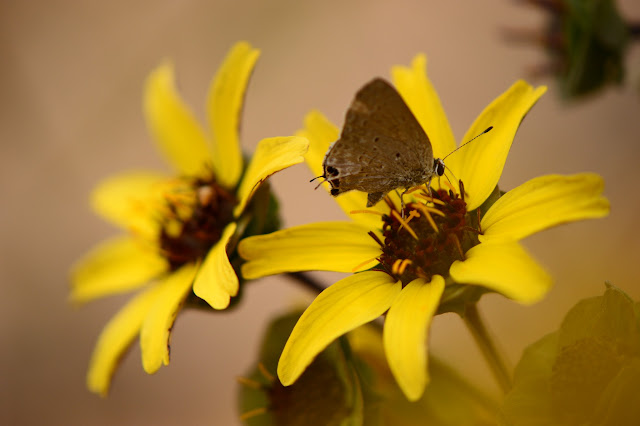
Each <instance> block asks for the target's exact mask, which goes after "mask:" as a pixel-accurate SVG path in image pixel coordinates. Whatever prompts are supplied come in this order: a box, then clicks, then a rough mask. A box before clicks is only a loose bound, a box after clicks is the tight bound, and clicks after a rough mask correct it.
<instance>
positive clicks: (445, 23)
mask: <svg viewBox="0 0 640 426" xmlns="http://www.w3.org/2000/svg"><path fill="white" fill-rule="evenodd" d="M523 3H524V2H516V1H507V0H501V1H498V0H490V1H485V2H476V1H452V2H435V1H410V0H400V1H395V2H387V1H381V0H373V1H372V0H368V1H364V0H359V1H349V2H344V1H333V0H327V1H324V2H300V1H295V0H272V1H257V0H255V1H231V0H227V1H202V0H183V1H167V0H159V1H155V2H144V1H136V0H134V1H128V2H80V1H68V0H67V1H65V0H56V1H51V2H44V1H40V2H13V1H2V2H0V55H1V56H0V58H1V61H2V66H1V68H0V94H1V96H0V232H1V238H0V344H1V348H2V349H1V351H0V423H2V424H6V425H18V424H20V425H23V424H36V423H37V424H41V423H43V421H44V422H46V423H47V424H52V425H54V424H64V425H71V424H92V425H103V424H104V425H108V424H115V423H118V424H136V425H162V424H185V425H187V424H194V425H195V424H217V425H235V424H239V420H237V418H238V413H237V409H236V393H237V388H238V386H239V385H238V384H237V382H236V380H235V379H236V377H237V376H241V375H243V374H244V372H245V371H246V370H247V369H248V368H249V367H250V366H251V365H252V363H253V362H254V360H255V352H256V348H257V346H258V345H259V341H260V337H261V333H262V331H263V329H264V327H265V325H266V323H267V321H268V320H269V319H270V318H271V317H272V316H274V315H275V314H277V313H279V312H281V311H282V310H284V309H286V308H288V307H290V306H292V305H293V304H296V303H306V302H308V301H310V300H311V299H310V297H311V295H310V294H308V293H307V292H305V291H304V290H302V289H298V288H297V286H296V284H295V283H293V282H290V281H287V280H286V278H278V277H276V278H269V279H263V280H260V281H258V282H254V283H251V284H250V286H249V287H248V290H247V291H246V297H245V298H244V300H243V302H242V304H241V306H240V307H239V308H237V309H235V310H233V311H232V312H226V313H219V314H215V313H204V312H194V311H187V312H183V314H182V315H181V316H180V317H179V319H178V321H177V324H176V327H175V328H174V333H173V338H172V359H171V365H170V366H168V367H163V368H162V369H161V370H160V371H159V372H158V373H157V374H155V375H153V376H148V375H147V374H145V373H144V372H143V370H142V366H141V362H140V352H139V349H138V345H137V344H135V345H134V347H133V349H132V350H131V352H130V353H129V355H128V356H127V357H126V358H125V359H124V361H123V364H122V366H121V367H120V369H119V370H118V372H117V373H116V376H115V379H114V383H113V386H112V389H111V393H110V396H109V397H108V399H101V398H99V397H97V396H95V395H93V394H90V393H89V392H88V391H87V390H86V387H85V373H86V368H87V364H88V361H89V357H90V354H91V352H92V350H93V345H94V343H95V340H96V338H97V336H98V333H99V332H100V330H101V329H102V326H103V325H104V324H105V323H106V321H108V319H109V318H111V316H112V315H113V314H114V313H115V312H116V311H117V310H118V309H119V307H120V306H122V304H123V303H124V302H125V301H126V300H127V299H128V296H122V297H114V298H112V299H107V300H100V301H97V302H94V303H92V304H89V305H87V306H84V307H81V308H79V309H76V308H73V307H72V306H70V304H69V303H68V285H69V279H68V273H69V267H70V265H71V264H72V263H73V262H74V261H75V260H76V259H77V258H79V257H80V256H81V255H82V254H83V253H85V252H86V251H87V250H88V249H89V248H90V247H92V246H93V245H94V244H96V243H97V242H99V241H101V240H102V239H104V238H106V237H108V236H111V235H114V234H115V233H116V232H117V231H116V229H114V228H112V227H111V226H110V225H108V224H106V223H105V222H103V221H101V220H100V219H99V218H98V217H96V216H95V215H94V214H92V212H91V211H90V209H89V207H88V194H89V192H90V190H91V188H92V187H93V186H94V185H96V183H98V182H99V181H100V180H101V179H102V178H105V177H107V176H109V175H111V174H113V173H117V172H120V171H124V170H129V169H140V168H142V169H154V168H156V169H165V168H166V165H165V164H164V162H163V160H162V158H160V156H159V154H158V153H157V152H156V151H155V147H154V146H153V145H152V143H151V139H150V137H149V135H148V133H147V131H146V128H145V123H144V121H143V116H142V111H141V94H142V86H143V81H144V79H145V77H146V75H147V74H148V73H149V72H150V70H151V69H152V68H154V67H155V66H156V65H157V64H159V63H160V61H162V60H163V58H171V59H172V60H173V61H174V63H175V66H176V72H177V78H178V84H179V87H180V89H181V91H182V94H183V96H184V98H185V99H186V100H187V102H188V103H189V104H190V105H191V106H192V107H193V110H194V111H195V113H196V115H198V117H200V118H203V117H204V99H205V94H206V90H207V87H208V84H209V81H210V78H211V77H212V75H213V73H214V72H215V70H216V69H217V67H218V65H219V64H220V62H221V60H222V58H223V57H224V55H225V54H226V52H227V50H228V49H229V48H230V47H231V45H232V44H233V43H234V42H235V41H237V40H241V39H245V40H248V41H250V42H251V43H252V44H253V45H254V46H256V47H258V48H260V49H261V50H262V55H261V57H260V60H259V62H258V66H257V68H256V70H255V72H254V76H253V79H252V81H251V85H250V87H249V91H248V94H247V97H246V104H245V114H244V119H243V127H242V132H243V144H244V147H245V148H246V150H248V151H251V150H252V149H253V147H254V146H255V144H256V143H257V141H258V140H259V139H261V138H263V137H267V136H275V135H289V134H292V133H293V132H294V131H295V130H296V129H298V128H299V127H300V126H301V123H302V119H303V117H304V115H305V114H306V113H307V112H308V111H309V110H310V109H312V108H317V109H320V110H321V111H323V112H324V113H325V114H327V115H328V116H329V117H330V118H331V119H332V120H333V121H334V122H335V123H336V124H338V125H341V124H342V120H343V117H344V113H345V111H346V108H347V107H348V105H349V102H350V101H351V99H352V97H353V95H354V93H355V91H356V90H357V89H358V88H359V87H360V86H361V85H362V84H364V83H365V82H367V81H368V80H369V79H371V78H372V77H374V76H386V77H388V75H389V69H390V67H391V66H392V65H394V64H409V63H410V61H411V59H412V58H413V56H414V55H415V54H416V53H418V52H424V53H426V54H427V57H428V69H429V76H430V78H431V80H432V82H433V84H434V85H435V87H436V88H437V90H438V92H439V94H440V98H441V100H442V103H443V105H444V108H445V110H446V112H447V114H448V117H449V120H450V123H451V126H452V128H453V131H454V134H455V135H456V137H457V138H461V137H462V135H463V134H464V132H465V131H466V129H467V127H468V126H469V125H470V124H471V122H472V120H473V119H474V118H475V117H476V115H477V114H479V113H480V111H481V110H482V109H483V108H484V107H485V106H486V105H487V104H488V103H489V102H490V101H491V100H492V99H493V98H495V97H496V96H498V95H499V94H500V93H502V92H503V91H504V90H506V89H507V88H508V87H509V86H510V85H511V84H512V83H513V82H514V81H515V80H516V79H518V78H526V77H527V74H526V70H527V69H528V67H530V66H531V65H535V64H539V63H542V62H544V60H545V59H546V58H545V55H544V52H543V51H542V49H540V48H536V47H535V46H530V47H525V46H521V45H514V44H509V43H506V42H505V41H504V38H503V37H502V36H501V32H500V29H501V28H503V27H506V26H509V27H514V26H515V27H523V28H533V29H534V28H542V25H543V22H544V20H545V19H544V16H543V14H542V13H540V12H539V11H538V10H536V9H534V8H532V7H530V6H528V5H526V4H523ZM618 5H619V7H620V9H621V11H622V13H623V15H624V16H626V17H627V18H629V19H633V18H635V19H636V20H638V19H640V4H639V3H638V2H636V1H634V0H621V1H619V2H618ZM639 55H640V52H639V51H638V49H637V47H632V48H631V49H630V51H629V54H628V60H627V72H628V76H627V82H626V85H625V86H624V87H621V88H610V89H608V90H605V91H603V92H601V93H599V94H597V95H595V96H592V97H589V98H587V99H585V100H582V101H579V102H564V101H562V100H561V99H559V95H558V91H557V87H556V85H555V83H554V81H553V80H552V79H547V80H540V81H536V82H535V83H536V84H548V85H549V89H550V90H549V92H547V94H546V95H544V97H543V98H542V99H541V100H540V102H539V103H538V104H537V105H536V106H535V107H534V108H533V110H532V111H531V112H530V113H529V115H528V116H527V119H526V120H525V121H524V123H523V125H522V127H521V128H520V131H519V132H518V134H517V137H516V140H515V143H514V145H513V148H512V149H511V153H510V156H509V159H508V161H507V164H506V167H505V170H504V174H503V177H502V179H501V181H500V185H501V187H502V188H504V189H510V188H513V187H515V186H517V185H519V184H521V183H523V182H525V181H526V180H528V179H531V178H533V177H535V176H539V175H544V174H549V173H565V174H570V173H576V172H582V171H592V172H597V173H599V174H601V175H602V176H604V178H605V181H606V190H605V191H606V192H605V193H606V195H607V196H608V197H609V199H610V200H611V205H612V208H611V215H610V217H608V218H606V219H604V220H597V221H588V222H582V223H578V224H572V225H568V226H564V227H560V228H556V229H553V230H550V231H547V232H544V233H542V234H539V235H537V236H534V237H531V238H529V239H527V240H526V241H525V244H526V246H527V247H528V248H529V249H530V251H531V252H532V254H533V255H534V256H535V257H536V258H537V259H539V261H540V262H541V263H542V264H543V265H544V266H545V267H546V268H548V270H549V271H550V272H551V273H552V274H553V275H554V277H555V278H556V285H555V287H554V289H553V290H552V291H551V292H550V293H549V295H548V297H547V298H546V299H545V300H544V301H543V302H541V303H539V304H537V305H535V306H531V307H523V306H520V305H517V304H515V303H512V302H510V301H508V300H506V299H504V298H502V297H499V296H488V297H485V298H484V299H483V300H482V302H481V304H480V309H481V311H482V312H484V313H485V315H486V317H487V321H488V323H489V325H490V327H491V328H492V330H493V331H494V333H495V334H496V335H497V337H498V340H499V341H500V342H501V345H502V346H503V349H504V350H505V352H506V353H507V355H508V357H509V360H510V362H511V363H515V362H516V361H517V360H518V359H519V357H520V354H521V352H522V349H523V348H524V347H525V346H526V345H527V344H528V343H531V342H532V341H534V340H536V339H538V338H539V337H541V336H542V335H544V334H545V333H547V332H549V331H550V330H553V329H555V328H557V327H558V325H559V323H560V321H561V319H562V317H563V315H564V313H565V312H566V311H567V310H568V309H569V308H570V307H571V306H572V305H573V304H574V303H575V302H576V301H577V300H578V299H580V298H583V297H588V296H595V295H600V294H602V292H603V290H604V281H605V280H610V281H611V282H612V283H614V284H615V285H617V286H619V287H621V288H622V289H623V290H625V291H626V292H627V293H629V294H630V295H631V296H632V297H633V298H634V299H635V300H638V299H640V279H639V278H640V277H639V274H638V272H637V267H638V261H639V260H640V230H639V229H638V226H639V225H638V218H640V196H639V194H638V192H639V190H638V186H639V184H638V182H639V181H640V167H639V166H638V158H640V143H639V142H640V140H639V135H640V104H639V99H640V98H639V92H638V82H639V81H640V80H639V78H638V76H639V75H640V56H639ZM309 178H310V172H309V171H308V170H307V169H306V168H305V166H303V165H300V166H296V167H294V168H291V169H289V170H286V171H285V172H283V173H281V174H279V175H278V176H276V177H275V178H274V179H273V185H274V187H275V191H276V193H277V194H278V195H279V196H280V197H281V200H282V213H283V216H284V223H285V225H295V224H302V223H307V222H311V221H318V220H331V219H342V218H343V216H342V213H341V212H340V211H339V210H338V208H337V205H336V204H335V203H334V202H333V201H332V200H331V198H330V197H329V196H328V195H327V194H325V193H323V192H322V191H314V190H313V188H314V185H313V184H309V183H308V180H309ZM319 278H320V279H322V280H323V281H324V282H326V283H331V282H333V281H334V280H335V279H336V276H335V275H331V274H324V275H319ZM431 345H432V347H433V348H434V350H435V351H436V352H438V353H439V354H442V355H445V356H446V357H448V358H449V359H450V360H451V361H452V362H453V363H456V364H458V365H460V366H461V368H462V369H463V370H464V371H466V372H467V374H469V375H470V376H471V377H473V378H476V379H478V380H487V381H488V382H489V383H492V381H491V379H490V377H489V375H488V373H487V372H486V371H487V368H486V365H485V364H484V362H483V360H482V359H481V357H480V354H479V352H477V350H476V348H475V346H474V345H473V343H472V341H471V338H470V336H469V334H468V332H467V331H466V329H464V327H463V324H462V322H461V321H460V319H459V318H457V317H455V316H454V315H451V314H449V315H443V316H440V317H438V318H437V319H436V321H435V324H434V326H433V328H432V337H431Z"/></svg>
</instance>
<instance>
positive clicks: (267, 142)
mask: <svg viewBox="0 0 640 426" xmlns="http://www.w3.org/2000/svg"><path fill="white" fill-rule="evenodd" d="M258 55H259V51H258V50H256V49H254V48H252V47H251V46H250V45H249V44H248V43H246V42H239V43H237V44H236V45H235V46H234V47H233V48H232V49H231V51H230V52H229V54H228V56H227V57H226V59H225V60H224V62H223V64H222V66H221V67H220V69H219V70H218V73H217V74H216V76H215V77H214V78H213V80H212V82H211V86H210V89H209V93H208V97H207V102H206V106H207V110H206V112H207V118H208V121H209V123H208V125H209V126H210V127H209V129H207V130H206V129H204V128H202V126H201V125H200V124H199V123H198V122H197V121H196V120H195V118H194V116H193V114H192V113H191V111H190V110H189V109H188V107H187V106H186V105H185V104H184V102H183V101H182V99H181V98H180V95H179V94H178V92H177V91H176V89H175V84H174V73H173V67H172V66H171V64H169V63H164V64H162V65H161V66H159V67H158V68H156V69H155V70H154V71H153V72H152V73H151V74H150V75H149V77H148V78H147V81H146V86H145V91H144V112H145V117H146V120H147V124H148V126H149V129H150V131H151V133H152V135H153V137H154V139H155V141H156V142H157V143H158V145H159V147H160V149H161V151H162V152H163V153H164V154H165V156H166V158H167V160H168V161H169V163H170V164H171V166H173V168H174V170H175V172H176V175H177V176H171V175H165V174H162V173H157V172H148V171H138V172H131V173H125V174H122V175H118V176H115V177H113V178H110V179H107V180H105V181H104V182H102V183H101V184H100V185H99V186H98V187H97V188H96V189H95V191H94V193H93V197H92V204H93V207H94V208H95V210H96V211H97V212H98V213H100V214H101V215H102V216H104V218H105V219H107V220H109V221H111V222H113V223H114V224H116V225H118V226H120V227H122V228H124V229H125V230H127V231H129V232H128V234H126V235H124V236H120V237H117V238H115V239H112V240H108V241H106V242H104V243H102V244H100V245H98V247H96V248H95V249H94V250H93V251H91V252H90V253H89V254H88V255H86V256H85V257H84V258H83V259H81V260H80V261H79V262H78V263H77V264H76V265H75V266H74V268H73V272H72V289H71V299H72V301H73V302H75V303H84V302H87V301H90V300H93V299H96V298H101V297H104V296H109V295H113V294H117V293H121V292H126V291H130V290H138V289H140V292H139V293H138V294H137V295H136V296H135V297H134V298H133V299H131V300H130V301H129V302H128V303H127V304H126V305H125V306H124V307H123V308H122V309H121V310H120V311H119V312H118V313H117V314H116V315H115V316H114V317H113V319H112V320H111V321H110V322H109V323H108V324H107V325H106V327H105V328H104V330H103V331H102V334H101V335H100V337H99V339H98V343H97V345H96V348H95V350H94V353H93V356H92V359H91V362H90V367H89V372H88V375H87V385H88V387H89V389H90V390H92V391H93V392H97V393H100V394H102V395H106V393H107V392H108V389H109V385H110V381H111V377H112V375H113V373H114V372H115V369H116V367H117V365H118V361H119V359H120V358H121V357H122V356H123V354H124V352H125V351H126V350H127V348H128V347H129V346H130V345H131V343H132V342H133V340H134V339H135V338H136V337H137V336H138V335H140V347H141V351H142V364H143V367H144V369H145V371H146V372H147V373H149V374H151V373H154V372H156V371H157V370H158V369H159V368H160V366H161V365H162V364H165V365H166V364H168V363H169V339H170V332H171V328H172V325H173V322H174V321H175V318H176V316H177V314H178V312H179V310H180V308H181V307H182V305H183V304H184V303H185V300H186V298H187V297H188V296H189V295H190V294H191V293H192V291H193V293H195V295H196V296H198V297H199V298H201V299H203V300H205V301H206V302H207V303H208V304H209V305H211V307H213V308H215V309H225V308H226V307H227V306H228V305H229V302H230V298H231V297H233V296H236V294H237V293H238V287H239V281H238V277H237V276H236V273H235V272H234V268H233V266H232V264H231V262H230V260H229V256H231V254H232V253H233V252H234V247H235V245H236V244H237V240H238V239H239V238H240V237H241V236H242V235H243V234H244V232H245V230H246V229H247V227H248V226H250V219H251V216H250V212H247V211H246V210H248V209H246V207H247V203H248V202H249V200H250V199H251V198H252V196H253V195H254V194H256V191H260V184H261V183H262V182H263V181H264V180H265V179H266V178H267V177H268V176H270V175H271V174H273V173H275V172H277V171H279V170H282V169H284V168H286V167H289V166H291V165H293V164H297V163H301V162H302V161H303V160H304V157H303V155H304V154H305V153H306V151H307V148H308V141H307V140H306V139H304V138H302V137H297V136H296V137H276V138H269V139H264V140H262V141H260V142H259V144H258V146H257V148H256V151H255V153H254V154H253V157H252V159H251V161H250V163H249V164H248V166H247V167H246V170H244V173H243V168H244V165H243V157H242V151H241V148H240V143H239V124H240V114H241V110H242V102H243V97H244V93H245V90H246V87H247V84H248V81H249V77H250V75H251V72H252V70H253V67H254V65H255V62H256V60H257V58H258ZM241 177H242V178H241ZM266 194H267V200H269V198H268V197H269V194H268V192H267V193H266ZM255 198H257V197H255ZM267 202H268V201H267ZM271 230H273V229H271ZM149 282H151V284H148V283H149Z"/></svg>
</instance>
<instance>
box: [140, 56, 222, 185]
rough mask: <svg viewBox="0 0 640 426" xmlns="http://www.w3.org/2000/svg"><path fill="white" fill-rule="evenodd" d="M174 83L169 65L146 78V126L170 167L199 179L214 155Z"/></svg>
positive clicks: (163, 65)
mask: <svg viewBox="0 0 640 426" xmlns="http://www.w3.org/2000/svg"><path fill="white" fill-rule="evenodd" d="M174 80H175V78H174V73H173V66H172V65H171V64H170V63H168V62H165V63H163V64H162V65H160V66H159V67H158V68H156V69H155V70H154V71H153V72H152V73H151V74H150V75H149V77H148V78H147V81H146V85H145V90H144V113H145V117H146V120H147V126H148V127H149V131H150V133H151V135H152V136H153V138H154V139H155V141H156V142H157V143H158V146H159V148H160V150H161V151H162V153H163V154H164V155H165V157H166V159H167V161H168V162H169V164H171V165H172V166H173V167H175V169H176V170H177V171H178V172H180V173H181V174H184V175H188V176H197V175H199V174H201V173H203V172H204V171H205V170H206V168H205V167H206V166H207V165H209V164H210V163H211V152H210V151H209V146H208V143H207V138H206V136H205V134H204V131H203V130H202V127H201V126H200V124H199V123H198V122H197V121H196V119H195V117H194V116H193V113H192V112H191V111H190V110H189V108H188V107H187V105H186V104H185V103H184V102H183V101H182V98H181V97H180V95H179V94H178V92H177V90H176V88H175V83H174Z"/></svg>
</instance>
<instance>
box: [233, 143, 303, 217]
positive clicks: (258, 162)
mask: <svg viewBox="0 0 640 426" xmlns="http://www.w3.org/2000/svg"><path fill="white" fill-rule="evenodd" d="M307 149H309V141H308V140H307V139H305V138H303V137H299V136H288V137H277V138H268V139H263V140H261V141H260V142H259V143H258V146H257V147H256V150H255V152H254V153H253V157H252V158H251V162H250V163H249V167H247V171H246V172H245V174H244V177H243V178H242V182H241V183H240V187H239V188H238V200H239V201H238V205H237V206H236V207H235V209H234V214H235V215H236V216H239V215H240V214H241V213H242V211H243V210H244V208H245V206H246V205H247V203H248V202H249V199H250V198H251V195H253V192H254V191H255V190H256V189H257V188H258V185H260V184H261V183H262V182H264V181H265V180H266V179H267V178H268V177H269V176H271V175H272V174H274V173H276V172H279V171H280V170H282V169H286V168H287V167H289V166H293V165H294V164H298V163H302V162H303V161H304V154H306V152H307Z"/></svg>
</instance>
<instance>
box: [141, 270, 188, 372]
mask: <svg viewBox="0 0 640 426" xmlns="http://www.w3.org/2000/svg"><path fill="white" fill-rule="evenodd" d="M197 269H198V266H197V265H195V264H186V265H184V266H182V267H181V268H180V269H178V270H177V271H175V272H173V273H172V274H171V275H169V276H167V277H166V278H165V280H164V281H163V282H162V283H160V284H158V286H157V287H159V288H160V290H159V292H158V295H157V296H156V298H155V300H154V303H153V305H152V306H151V307H150V309H149V312H148V313H147V315H146V317H145V319H144V321H143V322H142V327H141V329H140V350H141V352H142V366H143V367H144V371H146V372H147V373H149V374H153V373H155V372H156V371H158V369H159V368H160V366H161V365H162V364H164V365H168V364H169V340H170V338H171V328H172V327H173V322H174V321H175V319H176V316H177V315H178V311H179V310H180V308H181V307H182V304H183V303H184V300H185V298H186V297H187V295H188V294H189V292H190V291H191V284H192V283H193V277H194V275H195V273H196V271H197Z"/></svg>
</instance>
